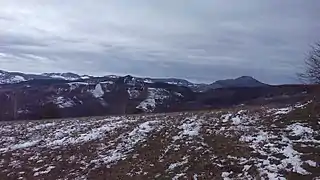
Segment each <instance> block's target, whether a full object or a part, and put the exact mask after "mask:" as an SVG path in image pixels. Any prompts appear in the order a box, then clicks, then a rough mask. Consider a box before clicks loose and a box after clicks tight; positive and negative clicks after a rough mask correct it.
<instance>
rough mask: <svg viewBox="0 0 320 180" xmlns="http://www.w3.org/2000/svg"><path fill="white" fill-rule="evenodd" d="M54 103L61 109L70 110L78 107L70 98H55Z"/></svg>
mask: <svg viewBox="0 0 320 180" xmlns="http://www.w3.org/2000/svg"><path fill="white" fill-rule="evenodd" d="M53 103H54V104H56V105H58V107H59V108H68V107H73V106H75V105H76V104H75V102H74V101H73V100H71V99H70V98H64V97H62V96H60V97H57V98H55V99H54V100H53Z"/></svg>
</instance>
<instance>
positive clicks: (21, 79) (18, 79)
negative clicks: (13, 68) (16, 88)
mask: <svg viewBox="0 0 320 180" xmlns="http://www.w3.org/2000/svg"><path fill="white" fill-rule="evenodd" d="M11 80H12V81H14V82H22V81H26V79H25V78H24V77H22V76H14V77H13V78H12V79H11Z"/></svg>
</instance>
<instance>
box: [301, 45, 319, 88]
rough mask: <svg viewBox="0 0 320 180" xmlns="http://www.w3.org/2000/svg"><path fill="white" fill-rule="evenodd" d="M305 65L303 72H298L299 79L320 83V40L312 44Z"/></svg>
mask: <svg viewBox="0 0 320 180" xmlns="http://www.w3.org/2000/svg"><path fill="white" fill-rule="evenodd" d="M305 65H306V68H305V70H304V72H303V73H300V74H298V76H299V77H300V79H301V80H303V81H304V82H307V83H312V84H320V41H319V42H317V43H315V45H313V46H312V50H311V51H310V52H309V55H308V56H307V59H306V60H305Z"/></svg>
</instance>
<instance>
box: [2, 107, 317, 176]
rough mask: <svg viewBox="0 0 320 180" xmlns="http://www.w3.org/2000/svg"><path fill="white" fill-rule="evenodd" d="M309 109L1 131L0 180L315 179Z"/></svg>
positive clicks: (56, 123) (11, 125) (54, 123)
mask: <svg viewBox="0 0 320 180" xmlns="http://www.w3.org/2000/svg"><path fill="white" fill-rule="evenodd" d="M307 106H308V105H295V106H291V107H282V108H267V107H260V108H248V107H247V108H245V107H243V109H241V108H235V109H230V110H221V111H211V112H209V111H208V112H185V113H171V114H154V115H141V116H120V117H108V118H81V119H79V120H74V119H73V120H71V119H69V120H48V121H32V122H6V123H1V124H0V156H1V158H0V177H1V179H3V180H5V179H21V180H23V179H79V180H80V179H81V180H82V179H172V180H178V179H194V180H198V179H224V180H228V179H320V167H319V162H320V132H319V129H320V128H319V127H320V122H319V119H317V118H315V117H313V116H311V115H304V113H308V110H307V108H306V107H307Z"/></svg>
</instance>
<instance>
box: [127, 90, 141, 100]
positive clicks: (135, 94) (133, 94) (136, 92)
mask: <svg viewBox="0 0 320 180" xmlns="http://www.w3.org/2000/svg"><path fill="white" fill-rule="evenodd" d="M127 92H128V94H129V99H135V98H137V97H139V95H140V91H139V90H136V89H133V88H129V89H128V90H127Z"/></svg>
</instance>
